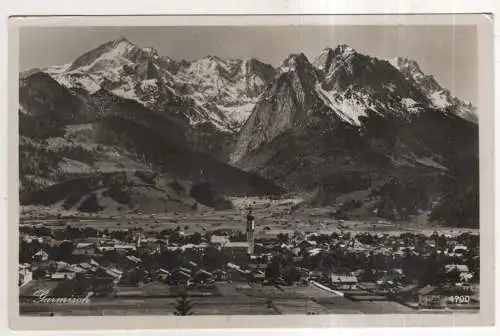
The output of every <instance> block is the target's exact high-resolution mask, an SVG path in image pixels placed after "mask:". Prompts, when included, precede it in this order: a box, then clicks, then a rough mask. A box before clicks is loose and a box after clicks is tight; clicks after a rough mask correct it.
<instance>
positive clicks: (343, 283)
mask: <svg viewBox="0 0 500 336" xmlns="http://www.w3.org/2000/svg"><path fill="white" fill-rule="evenodd" d="M330 283H331V285H332V287H334V288H337V289H347V290H349V289H355V288H356V287H357V285H358V279H357V278H356V277H355V276H354V275H341V274H331V275H330Z"/></svg>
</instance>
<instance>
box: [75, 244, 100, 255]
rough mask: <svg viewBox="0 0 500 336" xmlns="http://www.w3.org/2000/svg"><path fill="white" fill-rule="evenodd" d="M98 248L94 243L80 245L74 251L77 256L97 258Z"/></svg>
mask: <svg viewBox="0 0 500 336" xmlns="http://www.w3.org/2000/svg"><path fill="white" fill-rule="evenodd" d="M97 251H98V250H97V247H96V245H95V244H94V243H78V244H77V245H76V247H75V249H74V250H73V255H75V256H95V255H96V254H97Z"/></svg>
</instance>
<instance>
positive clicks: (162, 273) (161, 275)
mask: <svg viewBox="0 0 500 336" xmlns="http://www.w3.org/2000/svg"><path fill="white" fill-rule="evenodd" d="M156 275H157V277H158V279H159V280H161V281H163V282H165V281H167V280H168V279H169V278H170V276H171V275H172V273H170V272H169V271H167V270H165V269H163V268H160V269H159V270H158V271H157V272H156Z"/></svg>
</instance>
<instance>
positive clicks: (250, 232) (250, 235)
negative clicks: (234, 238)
mask: <svg viewBox="0 0 500 336" xmlns="http://www.w3.org/2000/svg"><path fill="white" fill-rule="evenodd" d="M254 233H255V217H254V215H253V214H252V209H250V210H249V211H248V214H247V242H248V254H249V255H252V254H253V253H254Z"/></svg>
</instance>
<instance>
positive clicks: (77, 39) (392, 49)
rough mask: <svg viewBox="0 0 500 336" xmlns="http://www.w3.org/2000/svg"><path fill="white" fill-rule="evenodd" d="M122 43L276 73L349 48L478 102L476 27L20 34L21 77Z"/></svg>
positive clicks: (80, 29)
mask: <svg viewBox="0 0 500 336" xmlns="http://www.w3.org/2000/svg"><path fill="white" fill-rule="evenodd" d="M121 36H125V37H126V38H127V39H128V40H130V41H131V42H133V43H135V44H136V45H138V46H140V47H154V48H156V49H157V50H158V52H159V53H160V54H161V55H166V56H170V57H171V58H173V59H176V60H180V59H186V60H195V59H199V58H201V57H203V56H206V55H214V56H219V57H221V58H249V57H255V58H257V59H259V60H261V61H264V62H267V63H270V64H272V65H274V66H278V65H279V64H281V62H282V61H283V60H284V59H285V58H286V57H287V56H288V55H289V54H291V53H298V52H303V53H304V54H306V55H307V56H308V58H309V59H310V61H312V60H313V59H314V57H315V56H316V55H318V54H319V53H320V52H321V50H322V49H323V48H325V47H335V46H336V45H338V44H348V45H350V46H352V47H353V48H355V49H356V50H358V51H359V52H361V53H365V54H369V55H371V56H375V57H378V58H384V59H389V58H393V57H396V56H402V57H408V58H412V59H414V60H416V61H417V62H418V63H419V64H420V66H421V68H422V70H423V71H424V72H425V73H427V74H432V75H434V76H435V78H436V79H437V81H438V82H439V83H440V84H441V85H442V86H444V87H446V88H448V89H449V90H450V91H451V92H452V93H453V94H454V95H456V96H458V97H459V98H460V99H463V100H468V101H471V102H472V103H474V104H475V103H476V102H477V95H478V93H477V36H476V28H475V26H281V27H279V26H273V27H259V26H253V27H248V26H246V27H244V26H237V27H235V26H233V27H227V26H226V27H214V26H209V27H200V26H198V27H196V26H192V27H186V26H183V27H137V28H135V27H134V28H131V27H127V28H115V27H113V28H110V27H106V28H99V27H36V28H32V27H23V28H22V29H21V30H20V41H19V45H20V50H19V51H20V56H19V57H20V70H21V71H24V70H28V69H31V68H44V67H47V66H50V65H59V64H65V63H69V62H72V61H74V60H75V59H76V58H77V57H78V56H80V55H81V54H83V53H84V52H86V51H88V50H90V49H93V48H95V47H97V46H98V45H100V44H102V43H104V42H107V41H109V40H112V39H116V38H119V37H121Z"/></svg>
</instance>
